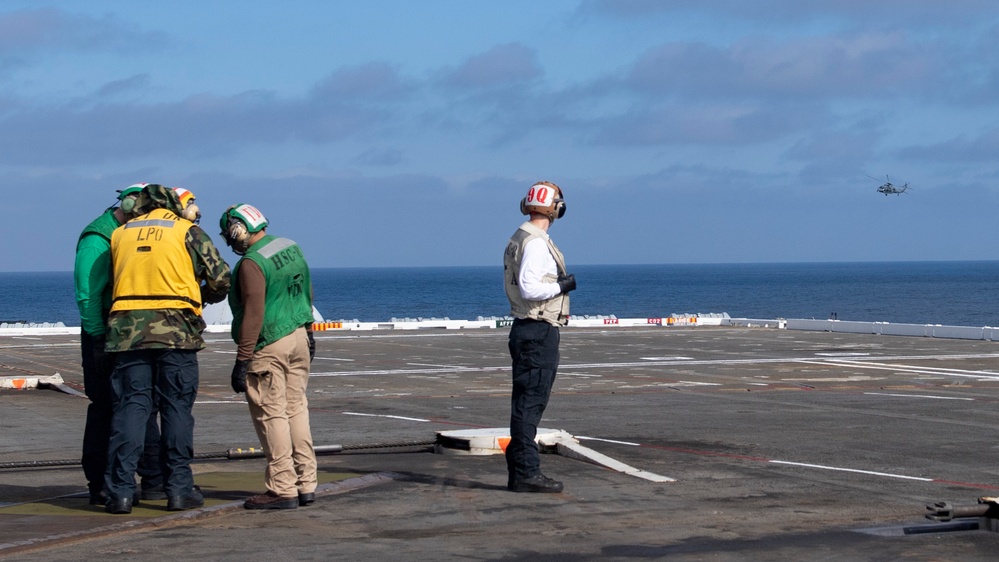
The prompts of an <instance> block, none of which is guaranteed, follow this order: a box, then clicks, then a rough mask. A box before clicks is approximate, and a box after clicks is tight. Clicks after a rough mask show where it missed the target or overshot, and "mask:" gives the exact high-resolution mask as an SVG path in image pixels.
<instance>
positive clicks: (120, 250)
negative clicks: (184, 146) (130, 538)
mask: <svg viewBox="0 0 999 562" xmlns="http://www.w3.org/2000/svg"><path fill="white" fill-rule="evenodd" d="M136 204H137V206H138V209H139V211H138V214H139V216H137V217H136V218H134V219H132V220H130V221H128V222H127V223H125V224H124V225H123V226H120V227H118V228H117V229H116V230H115V231H114V233H113V234H112V235H111V256H112V268H113V271H114V289H113V292H112V305H111V314H110V316H109V319H108V331H107V344H106V346H107V347H106V349H107V351H111V352H117V356H116V363H115V370H114V373H113V375H112V379H111V385H112V390H113V392H114V401H115V406H114V416H113V419H112V422H111V426H112V431H111V440H110V442H109V444H108V449H109V451H108V456H109V468H108V474H107V476H106V478H105V480H106V484H107V489H108V496H109V500H108V504H107V506H106V509H107V511H109V512H110V513H130V512H131V510H132V495H133V491H134V489H135V481H134V474H135V470H136V464H137V462H138V458H139V454H140V453H141V452H142V441H143V433H144V428H145V421H146V418H148V416H149V413H150V412H151V411H152V410H153V409H154V400H155V401H156V405H158V407H159V411H160V424H161V430H162V437H161V441H160V448H161V455H162V457H163V459H164V472H165V474H166V475H167V479H166V482H164V488H165V491H166V494H167V509H169V510H172V511H178V510H183V509H189V508H192V507H199V506H201V505H203V504H204V498H203V497H202V495H201V493H200V491H199V490H198V489H197V488H196V487H195V486H194V478H193V476H192V474H191V467H190V463H191V459H192V457H193V456H194V418H193V416H192V415H191V407H192V406H193V405H194V399H195V396H196V395H197V391H198V358H197V352H198V351H199V350H201V349H203V348H204V347H205V342H204V339H202V336H201V334H202V332H203V331H204V329H205V322H204V320H203V319H202V318H201V307H202V303H215V302H219V301H221V300H222V299H223V298H225V295H226V293H227V292H228V290H229V266H228V265H226V263H225V261H223V260H222V257H221V256H220V255H219V253H218V249H216V248H215V245H214V244H212V241H211V239H210V238H209V237H208V235H207V234H206V233H205V232H204V231H203V230H201V228H200V227H198V226H195V225H194V224H193V223H192V222H191V221H189V220H187V219H185V218H183V213H184V209H183V208H182V207H181V204H180V200H179V199H178V197H177V193H176V192H175V191H174V190H173V189H170V188H167V187H164V186H162V185H159V184H149V185H147V186H145V187H143V188H142V191H141V192H140V193H139V198H138V201H137V203H136Z"/></svg>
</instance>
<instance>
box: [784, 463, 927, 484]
mask: <svg viewBox="0 0 999 562" xmlns="http://www.w3.org/2000/svg"><path fill="white" fill-rule="evenodd" d="M767 462H769V463H772V464H784V465H788V466H800V467H802V468H817V469H820V470H833V471H836V472H853V473H855V474H867V475H870V476H885V477H887V478H900V479H902V480H917V481H919V482H933V481H934V479H933V478H922V477H920V476H906V475H904V474H891V473H889V472H875V471H873V470H858V469H856V468H842V467H838V466H825V465H821V464H808V463H803V462H791V461H775V460H770V461H767Z"/></svg>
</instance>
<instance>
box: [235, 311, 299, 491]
mask: <svg viewBox="0 0 999 562" xmlns="http://www.w3.org/2000/svg"><path fill="white" fill-rule="evenodd" d="M308 384H309V342H308V337H307V336H306V332H305V328H299V329H297V330H295V331H294V332H292V333H291V334H288V335H287V336H285V337H283V338H281V339H280V340H278V341H276V342H274V343H272V344H270V345H268V346H266V347H264V348H262V349H260V350H258V351H257V352H255V353H254V354H253V358H252V359H251V360H250V368H249V373H248V374H247V377H246V401H247V402H248V403H249V405H250V415H251V416H252V417H253V427H254V429H256V430H257V437H258V438H259V439H260V445H261V446H262V447H263V448H264V452H265V453H266V454H267V471H266V473H265V474H264V484H265V486H266V487H267V489H268V490H269V491H271V492H273V493H274V494H277V495H278V496H281V497H285V498H290V497H297V495H298V494H307V493H310V492H314V491H315V490H316V453H315V451H314V450H313V448H312V430H311V429H310V428H309V403H308V399H307V398H306V397H305V389H306V387H307V386H308Z"/></svg>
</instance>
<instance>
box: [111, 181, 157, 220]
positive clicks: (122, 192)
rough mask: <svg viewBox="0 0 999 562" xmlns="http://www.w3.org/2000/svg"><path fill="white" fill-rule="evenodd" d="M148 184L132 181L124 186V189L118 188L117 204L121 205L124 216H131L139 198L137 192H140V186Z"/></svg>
mask: <svg viewBox="0 0 999 562" xmlns="http://www.w3.org/2000/svg"><path fill="white" fill-rule="evenodd" d="M147 185H149V184H148V183H133V184H132V185H130V186H128V187H126V188H125V189H119V190H118V206H119V207H121V210H122V212H123V213H125V216H126V217H130V216H132V215H133V214H134V213H135V211H136V207H137V206H138V205H137V201H138V199H139V193H141V192H142V188H144V187H146V186H147Z"/></svg>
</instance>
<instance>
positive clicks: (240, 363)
mask: <svg viewBox="0 0 999 562" xmlns="http://www.w3.org/2000/svg"><path fill="white" fill-rule="evenodd" d="M249 370H250V360H249V359H237V360H236V364H235V365H233V366H232V391H233V392H235V393H237V394H238V393H240V392H246V372H247V371H249Z"/></svg>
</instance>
